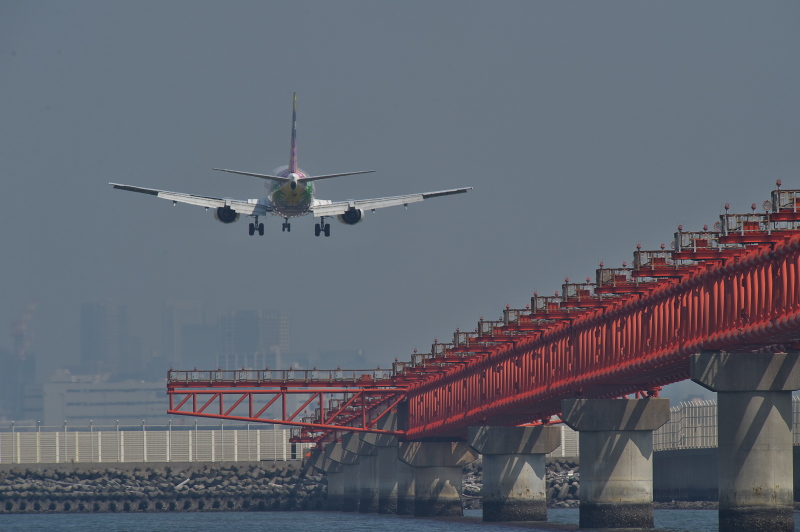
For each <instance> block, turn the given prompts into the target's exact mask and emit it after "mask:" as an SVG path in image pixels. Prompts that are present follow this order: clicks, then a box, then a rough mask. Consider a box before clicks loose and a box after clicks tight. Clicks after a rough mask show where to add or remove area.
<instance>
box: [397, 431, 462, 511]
mask: <svg viewBox="0 0 800 532" xmlns="http://www.w3.org/2000/svg"><path fill="white" fill-rule="evenodd" d="M399 451H400V454H399V456H400V460H401V461H402V462H404V463H406V464H408V465H410V466H411V468H412V469H413V478H414V481H413V490H414V515H415V516H417V517H430V516H461V515H464V511H463V509H462V506H461V494H462V491H461V488H462V486H461V474H462V470H463V468H464V466H465V465H467V464H469V463H471V462H473V461H474V460H475V459H476V458H477V454H476V453H475V452H474V451H473V450H472V449H471V448H470V447H469V446H468V445H467V444H466V443H464V442H401V443H400V447H399ZM398 502H399V501H398Z"/></svg>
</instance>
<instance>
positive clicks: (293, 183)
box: [289, 181, 297, 190]
mask: <svg viewBox="0 0 800 532" xmlns="http://www.w3.org/2000/svg"><path fill="white" fill-rule="evenodd" d="M289 188H291V189H292V190H296V189H297V181H292V182H291V183H289Z"/></svg>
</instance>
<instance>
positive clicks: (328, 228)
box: [325, 224, 331, 236]
mask: <svg viewBox="0 0 800 532" xmlns="http://www.w3.org/2000/svg"><path fill="white" fill-rule="evenodd" d="M325 236H331V224H325Z"/></svg>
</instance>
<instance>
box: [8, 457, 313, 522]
mask: <svg viewBox="0 0 800 532" xmlns="http://www.w3.org/2000/svg"><path fill="white" fill-rule="evenodd" d="M325 492H326V486H325V483H324V482H323V481H322V477H321V476H320V475H313V474H308V475H305V476H303V475H302V474H301V469H300V464H299V462H260V463H259V462H217V463H183V464H182V463H169V464H108V465H107V467H100V464H39V465H23V466H11V467H9V466H3V467H0V513H92V512H186V511H227V510H236V511H242V510H245V511H270V510H316V509H321V508H322V506H323V502H324V497H325Z"/></svg>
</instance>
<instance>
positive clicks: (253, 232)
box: [247, 224, 256, 236]
mask: <svg viewBox="0 0 800 532" xmlns="http://www.w3.org/2000/svg"><path fill="white" fill-rule="evenodd" d="M247 230H248V232H249V233H250V236H253V235H254V234H255V232H256V226H255V224H250V227H248V228H247Z"/></svg>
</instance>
